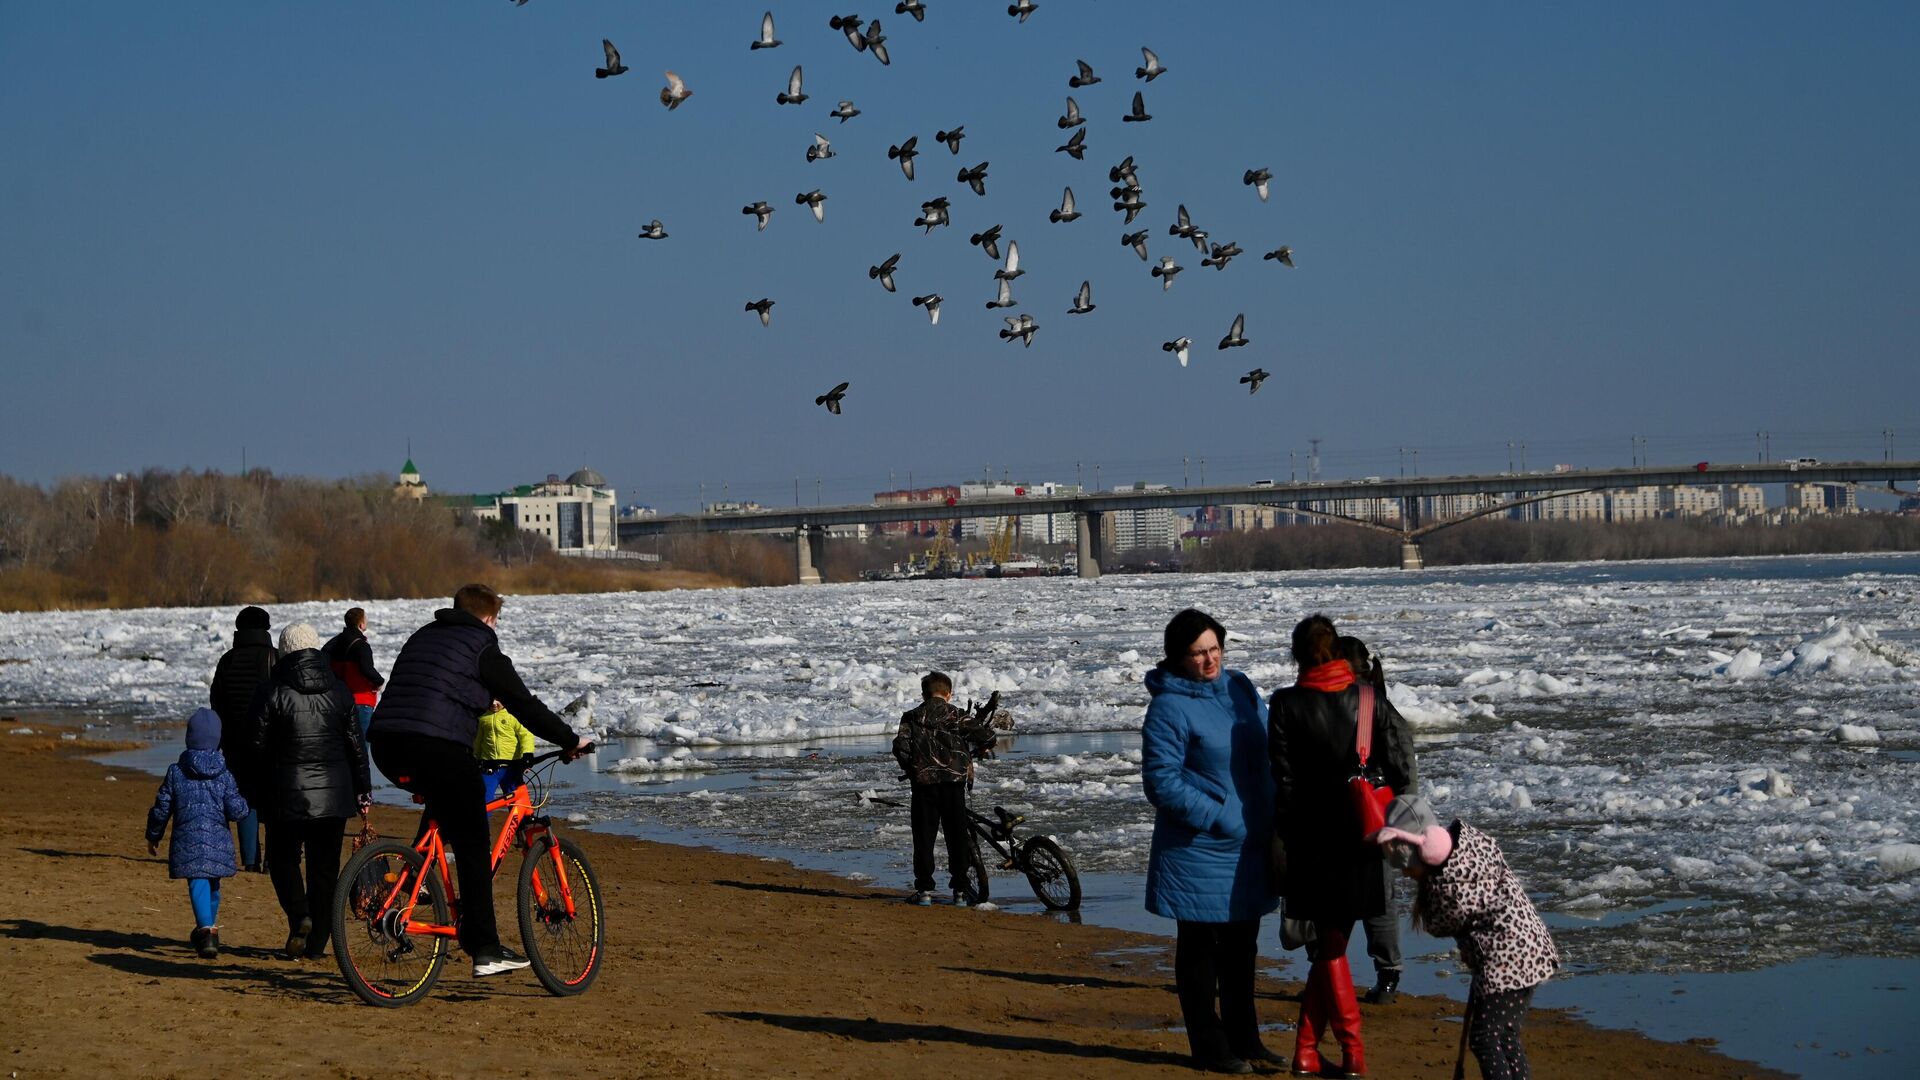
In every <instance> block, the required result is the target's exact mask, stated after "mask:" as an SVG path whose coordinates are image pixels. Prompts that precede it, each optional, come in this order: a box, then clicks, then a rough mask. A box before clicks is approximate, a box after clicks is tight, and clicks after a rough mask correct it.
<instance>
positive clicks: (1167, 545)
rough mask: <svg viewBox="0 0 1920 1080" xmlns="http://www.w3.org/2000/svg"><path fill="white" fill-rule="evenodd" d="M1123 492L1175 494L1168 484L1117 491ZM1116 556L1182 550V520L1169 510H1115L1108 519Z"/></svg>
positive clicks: (1138, 485)
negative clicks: (1129, 553) (1180, 548)
mask: <svg viewBox="0 0 1920 1080" xmlns="http://www.w3.org/2000/svg"><path fill="white" fill-rule="evenodd" d="M1113 490H1115V491H1121V492H1144V491H1172V490H1173V489H1172V488H1171V487H1169V486H1167V485H1166V484H1149V483H1146V482H1144V481H1142V482H1140V483H1136V484H1133V485H1131V486H1121V487H1115V488H1114V489H1113ZM1107 520H1108V522H1109V523H1110V525H1111V528H1110V530H1109V531H1110V533H1111V535H1112V540H1111V541H1110V542H1111V544H1112V545H1113V550H1114V551H1115V552H1126V551H1172V550H1174V549H1175V548H1178V547H1179V546H1180V524H1179V518H1178V516H1176V515H1175V514H1174V512H1173V510H1172V509H1170V508H1156V509H1150V510H1115V511H1114V512H1112V513H1110V514H1108V515H1107Z"/></svg>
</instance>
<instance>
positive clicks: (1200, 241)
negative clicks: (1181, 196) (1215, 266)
mask: <svg viewBox="0 0 1920 1080" xmlns="http://www.w3.org/2000/svg"><path fill="white" fill-rule="evenodd" d="M1167 235H1168V236H1181V237H1185V238H1186V239H1188V240H1191V241H1193V246H1194V247H1195V248H1198V249H1199V250H1201V251H1205V250H1207V234H1206V231H1205V230H1203V229H1201V228H1199V227H1198V226H1196V225H1194V223H1193V218H1192V217H1190V216H1188V214H1187V204H1186V203H1181V204H1180V209H1179V220H1178V221H1176V222H1174V223H1173V224H1172V225H1169V226H1167Z"/></svg>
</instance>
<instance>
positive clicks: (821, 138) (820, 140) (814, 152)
mask: <svg viewBox="0 0 1920 1080" xmlns="http://www.w3.org/2000/svg"><path fill="white" fill-rule="evenodd" d="M838 156H839V155H837V154H835V153H834V152H833V144H832V143H830V142H828V141H827V137H826V136H825V135H822V134H820V133H819V132H817V131H816V132H814V133H813V145H812V146H809V147H807V161H808V162H809V163H811V162H815V161H825V160H827V159H828V158H830V157H838Z"/></svg>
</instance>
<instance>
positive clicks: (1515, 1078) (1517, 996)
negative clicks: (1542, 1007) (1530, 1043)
mask: <svg viewBox="0 0 1920 1080" xmlns="http://www.w3.org/2000/svg"><path fill="white" fill-rule="evenodd" d="M1471 1000H1472V1003H1473V1021H1472V1022H1471V1023H1470V1024H1469V1025H1468V1026H1467V1045H1468V1046H1471V1047H1473V1057H1474V1060H1475V1061H1478V1062H1479V1063H1480V1075H1481V1076H1483V1077H1485V1078H1486V1080H1532V1078H1533V1069H1532V1067H1531V1066H1529V1065H1528V1064H1527V1052H1526V1051H1525V1050H1523V1049H1521V1046H1520V1025H1521V1023H1522V1022H1524V1021H1525V1020H1526V1018H1527V1007H1528V1006H1529V1005H1531V1004H1533V987H1531V986H1529V987H1526V988H1525V989H1521V990H1505V991H1502V992H1500V993H1498V994H1487V995H1484V996H1482V995H1479V994H1475V995H1473V997H1472V999H1471Z"/></svg>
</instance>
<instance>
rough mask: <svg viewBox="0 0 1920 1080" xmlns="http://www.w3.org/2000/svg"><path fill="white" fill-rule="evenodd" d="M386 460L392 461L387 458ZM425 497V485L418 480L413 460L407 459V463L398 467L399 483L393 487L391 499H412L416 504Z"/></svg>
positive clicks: (418, 473) (417, 470) (418, 476)
mask: <svg viewBox="0 0 1920 1080" xmlns="http://www.w3.org/2000/svg"><path fill="white" fill-rule="evenodd" d="M387 460H388V461H392V460H393V459H392V458H388V459H387ZM427 495H428V492H427V485H426V484H425V483H423V482H422V481H421V479H420V470H419V469H416V468H414V467H413V459H412V458H408V459H407V463H406V464H405V465H402V466H400V482H399V483H397V484H395V485H393V497H394V498H396V499H412V500H414V501H415V502H418V501H420V500H421V499H424V498H426V497H427Z"/></svg>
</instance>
